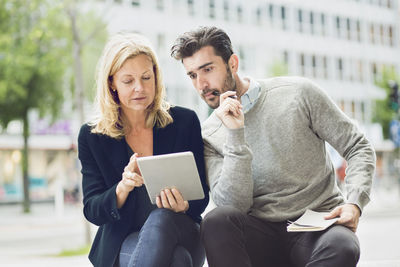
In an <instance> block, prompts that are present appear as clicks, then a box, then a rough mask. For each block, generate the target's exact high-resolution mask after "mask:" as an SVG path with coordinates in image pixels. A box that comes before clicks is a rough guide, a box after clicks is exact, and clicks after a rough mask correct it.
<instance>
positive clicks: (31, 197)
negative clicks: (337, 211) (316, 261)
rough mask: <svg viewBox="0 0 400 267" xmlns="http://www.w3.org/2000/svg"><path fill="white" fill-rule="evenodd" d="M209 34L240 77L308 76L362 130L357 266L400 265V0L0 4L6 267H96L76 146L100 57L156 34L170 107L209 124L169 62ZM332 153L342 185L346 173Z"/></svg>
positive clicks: (2, 253)
mask: <svg viewBox="0 0 400 267" xmlns="http://www.w3.org/2000/svg"><path fill="white" fill-rule="evenodd" d="M201 25H215V26H218V27H222V28H223V29H225V30H226V32H227V33H228V34H229V36H230V37H231V39H232V42H233V45H234V50H235V53H237V54H238V55H239V58H240V61H239V66H240V72H241V73H242V74H243V75H248V76H252V77H254V78H267V77H271V76H277V75H300V76H306V77H308V78H310V79H312V80H314V81H315V82H317V83H318V84H319V85H321V87H322V88H323V89H324V90H325V91H326V92H327V93H328V95H330V96H331V97H332V99H333V100H334V101H335V102H336V104H337V105H338V106H339V107H340V108H341V109H342V110H343V112H344V113H346V114H347V115H348V116H349V117H350V118H352V119H353V120H354V121H355V123H357V124H358V126H359V127H360V129H361V130H362V131H363V132H364V133H365V134H366V136H367V137H368V138H369V140H370V141H371V142H372V144H373V146H374V148H375V150H376V154H377V171H376V177H375V178H374V183H373V189H372V201H371V203H370V204H369V206H367V207H366V209H365V211H364V214H363V216H362V218H361V222H360V227H359V230H358V235H359V237H360V240H361V245H362V255H361V261H360V264H359V266H400V256H399V255H398V250H399V245H398V241H397V240H399V239H400V233H399V231H398V229H397V228H398V227H399V226H400V201H399V200H400V172H399V170H400V150H399V148H398V147H399V146H400V123H399V99H398V98H399V94H398V84H399V82H400V2H399V0H336V1H328V0H303V1H295V0H97V1H94V0H93V1H92V0H86V1H74V0H65V1H50V0H31V1H29V0H14V1H11V0H9V1H6V0H0V124H1V126H0V266H28V261H27V259H29V260H30V261H31V263H32V264H33V266H53V265H55V264H58V265H62V266H71V265H76V266H90V263H89V262H88V260H87V259H86V258H87V251H88V248H89V245H88V244H90V241H91V239H92V238H93V234H94V232H95V230H96V229H95V227H93V226H90V225H89V224H88V223H85V220H84V218H83V216H82V206H81V192H80V190H81V188H80V183H81V176H80V172H79V171H80V165H79V161H78V160H77V151H76V148H77V143H76V140H77V134H78V131H79V128H80V125H82V124H83V123H84V122H86V121H88V120H89V119H90V118H91V116H92V115H93V107H92V104H93V101H94V95H95V92H94V72H95V68H96V63H97V60H98V58H99V56H100V53H101V51H102V49H103V46H104V44H105V42H106V40H107V38H108V36H110V35H112V34H114V33H117V32H121V31H128V32H139V33H142V34H144V35H145V36H147V37H148V38H149V39H150V41H151V42H152V44H153V46H154V49H155V51H156V52H157V54H158V57H159V61H160V65H161V68H162V70H163V77H164V83H165V86H166V88H167V96H168V100H169V101H170V102H171V103H173V104H176V105H182V106H185V107H189V108H191V109H193V110H195V111H196V112H197V114H198V116H199V118H200V120H201V121H203V120H204V119H205V118H206V117H207V116H208V114H209V113H210V110H209V109H208V107H207V106H206V105H205V104H204V103H203V102H202V100H201V99H200V97H199V96H198V95H197V93H196V92H195V89H194V88H193V86H192V85H191V83H190V80H189V79H188V78H187V77H186V75H185V71H184V69H183V67H182V64H181V63H180V62H178V61H175V60H174V59H172V58H171V57H170V48H171V46H172V44H173V43H174V41H175V39H176V37H177V36H178V35H179V34H181V33H183V32H185V31H188V30H191V29H194V28H196V27H198V26H201ZM327 150H328V151H329V153H330V155H331V158H332V161H333V164H334V166H335V168H336V169H337V177H338V179H337V181H338V184H339V185H340V186H341V185H342V183H343V180H344V179H345V178H344V171H343V170H344V168H345V166H346V162H345V161H344V160H343V159H342V158H341V157H340V155H338V154H337V153H336V152H335V151H334V149H333V148H331V147H330V146H329V145H327ZM209 208H211V207H209ZM31 263H30V264H29V265H30V266H32V264H31Z"/></svg>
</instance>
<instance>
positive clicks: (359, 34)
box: [356, 20, 361, 42]
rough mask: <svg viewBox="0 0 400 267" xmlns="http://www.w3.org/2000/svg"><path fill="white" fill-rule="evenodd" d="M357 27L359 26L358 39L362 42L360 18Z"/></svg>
mask: <svg viewBox="0 0 400 267" xmlns="http://www.w3.org/2000/svg"><path fill="white" fill-rule="evenodd" d="M356 27H357V41H359V42H361V24H360V21H359V20H357V23H356Z"/></svg>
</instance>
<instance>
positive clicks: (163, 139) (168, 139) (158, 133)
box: [153, 123, 176, 155]
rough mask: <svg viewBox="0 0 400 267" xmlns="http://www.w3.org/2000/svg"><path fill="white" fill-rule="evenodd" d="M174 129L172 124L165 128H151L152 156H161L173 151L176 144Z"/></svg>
mask: <svg viewBox="0 0 400 267" xmlns="http://www.w3.org/2000/svg"><path fill="white" fill-rule="evenodd" d="M175 136H176V127H175V125H174V123H171V124H169V125H167V126H166V127H165V128H157V127H154V128H153V155H161V154H166V153H171V152H173V151H174V147H175V142H176V138H175Z"/></svg>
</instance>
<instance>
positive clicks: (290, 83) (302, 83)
mask: <svg viewBox="0 0 400 267" xmlns="http://www.w3.org/2000/svg"><path fill="white" fill-rule="evenodd" d="M256 81H257V82H258V83H259V84H260V87H261V89H263V90H267V91H270V90H274V89H278V88H282V87H292V88H304V87H307V86H309V85H311V84H313V82H312V81H311V80H310V79H308V78H305V77H300V76H277V77H271V78H267V79H257V80H256Z"/></svg>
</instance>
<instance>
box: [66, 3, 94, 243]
mask: <svg viewBox="0 0 400 267" xmlns="http://www.w3.org/2000/svg"><path fill="white" fill-rule="evenodd" d="M76 14H77V12H76V9H75V6H71V7H70V9H69V10H68V15H69V18H70V20H71V30H72V39H73V56H74V77H75V79H74V80H75V105H76V110H77V112H78V117H79V124H80V125H82V124H83V123H84V122H85V112H84V81H83V73H82V70H83V67H82V42H81V38H80V36H79V31H78V28H77V24H76ZM79 191H80V192H81V190H79ZM81 197H82V194H81ZM84 224H85V242H86V244H90V243H91V242H92V236H91V230H90V223H89V221H87V220H86V219H84Z"/></svg>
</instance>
